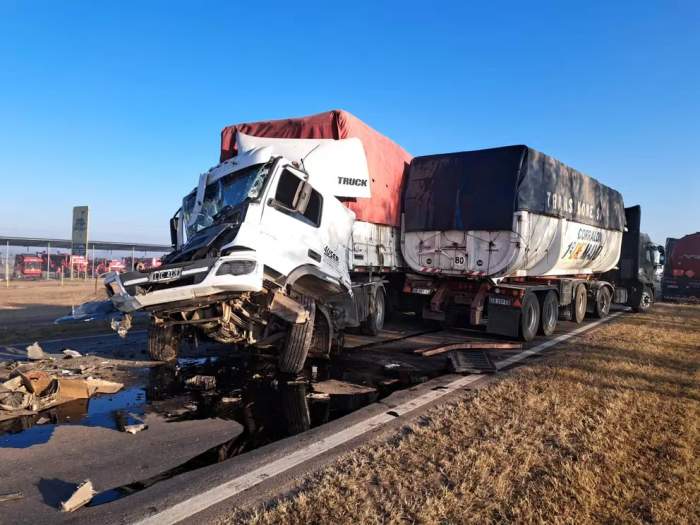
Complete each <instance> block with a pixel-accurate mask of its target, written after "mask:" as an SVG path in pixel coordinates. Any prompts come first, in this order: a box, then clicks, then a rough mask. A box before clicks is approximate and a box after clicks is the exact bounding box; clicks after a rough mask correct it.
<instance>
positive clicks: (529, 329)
mask: <svg viewBox="0 0 700 525" xmlns="http://www.w3.org/2000/svg"><path fill="white" fill-rule="evenodd" d="M539 326H540V302H539V301H538V300H537V296H536V295H535V294H534V293H532V292H528V293H526V294H525V297H523V303H522V306H521V307H520V338H521V339H522V340H523V341H532V340H533V339H534V338H535V334H536V333H537V328H538V327H539Z"/></svg>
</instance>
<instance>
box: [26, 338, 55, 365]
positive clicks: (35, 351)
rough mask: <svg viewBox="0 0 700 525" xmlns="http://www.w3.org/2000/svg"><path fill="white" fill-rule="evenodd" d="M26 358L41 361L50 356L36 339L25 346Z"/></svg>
mask: <svg viewBox="0 0 700 525" xmlns="http://www.w3.org/2000/svg"><path fill="white" fill-rule="evenodd" d="M27 359H29V360H31V361H43V360H46V359H51V356H50V355H48V354H47V353H45V352H44V349H43V348H41V346H40V345H39V343H37V342H36V341H35V342H34V343H33V344H31V345H29V346H28V347H27Z"/></svg>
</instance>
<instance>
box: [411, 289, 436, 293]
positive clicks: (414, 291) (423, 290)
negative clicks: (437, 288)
mask: <svg viewBox="0 0 700 525" xmlns="http://www.w3.org/2000/svg"><path fill="white" fill-rule="evenodd" d="M413 293H417V294H420V295H430V294H431V293H433V291H432V290H431V289H430V288H414V289H413Z"/></svg>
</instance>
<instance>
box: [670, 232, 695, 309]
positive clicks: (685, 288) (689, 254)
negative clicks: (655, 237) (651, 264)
mask: <svg viewBox="0 0 700 525" xmlns="http://www.w3.org/2000/svg"><path fill="white" fill-rule="evenodd" d="M661 290H662V294H663V296H664V298H674V297H675V298H696V299H700V232H696V233H691V234H689V235H686V236H685V237H682V238H680V239H673V238H668V239H666V264H665V266H664V276H663V279H662V280H661Z"/></svg>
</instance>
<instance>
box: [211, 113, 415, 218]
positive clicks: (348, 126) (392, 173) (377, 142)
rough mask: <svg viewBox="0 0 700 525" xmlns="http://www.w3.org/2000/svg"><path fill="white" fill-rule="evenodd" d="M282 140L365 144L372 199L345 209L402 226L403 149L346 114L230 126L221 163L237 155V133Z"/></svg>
mask: <svg viewBox="0 0 700 525" xmlns="http://www.w3.org/2000/svg"><path fill="white" fill-rule="evenodd" d="M238 131H240V132H241V133H245V134H246V135H253V136H255V137H269V138H282V139H336V140H337V139H347V138H353V137H355V138H358V139H360V140H361V141H362V144H363V146H364V148H365V154H366V155H367V165H368V166H367V167H368V169H369V175H370V177H371V179H372V185H371V190H372V197H370V198H369V199H359V198H358V199H353V200H351V201H348V202H345V205H346V206H347V207H348V208H350V209H351V210H352V211H354V212H355V214H356V215H357V220H360V221H366V222H372V223H375V224H387V225H391V226H399V225H400V220H401V210H400V200H401V187H402V183H403V177H404V173H405V171H406V169H407V168H408V165H409V164H410V162H411V158H412V157H411V155H409V154H408V153H407V152H406V151H405V150H404V149H403V148H402V147H401V146H399V145H398V144H396V143H395V142H394V141H392V140H390V139H389V138H387V137H385V136H384V135H382V134H381V133H379V132H377V131H375V130H374V129H372V128H370V127H369V126H368V125H367V124H365V123H364V122H362V121H361V120H360V119H358V118H357V117H355V116H354V115H351V114H350V113H348V112H347V111H343V110H333V111H326V112H325V113H319V114H317V115H311V116H308V117H299V118H290V119H282V120H268V121H262V122H247V123H243V124H235V125H233V126H228V127H226V128H224V129H223V131H222V132H221V161H222V162H223V161H224V160H226V159H229V158H231V157H233V156H234V155H236V153H237V152H236V133H237V132H238Z"/></svg>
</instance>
